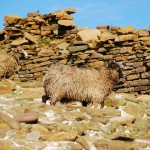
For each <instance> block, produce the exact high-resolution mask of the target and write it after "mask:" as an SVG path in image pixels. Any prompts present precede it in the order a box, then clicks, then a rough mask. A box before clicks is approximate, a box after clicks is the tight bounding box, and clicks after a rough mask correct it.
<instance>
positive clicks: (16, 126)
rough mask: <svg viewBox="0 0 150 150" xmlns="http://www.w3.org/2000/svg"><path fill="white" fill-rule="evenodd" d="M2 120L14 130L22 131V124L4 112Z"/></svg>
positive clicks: (1, 115)
mask: <svg viewBox="0 0 150 150" xmlns="http://www.w3.org/2000/svg"><path fill="white" fill-rule="evenodd" d="M0 118H1V119H2V120H3V121H4V122H5V123H7V124H8V126H9V127H11V128H12V129H16V130H20V128H21V127H20V124H19V123H18V122H17V121H16V120H15V119H14V118H11V117H10V116H8V115H7V114H5V113H3V112H0Z"/></svg>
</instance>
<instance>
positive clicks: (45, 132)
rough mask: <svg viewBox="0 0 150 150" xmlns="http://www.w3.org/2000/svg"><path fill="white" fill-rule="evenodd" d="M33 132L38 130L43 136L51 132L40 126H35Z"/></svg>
mask: <svg viewBox="0 0 150 150" xmlns="http://www.w3.org/2000/svg"><path fill="white" fill-rule="evenodd" d="M31 130H32V131H33V130H37V131H39V132H40V133H41V134H48V133H49V130H48V129H47V128H46V127H45V126H44V125H40V124H35V125H34V126H33V127H32V129H31Z"/></svg>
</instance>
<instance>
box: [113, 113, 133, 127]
mask: <svg viewBox="0 0 150 150" xmlns="http://www.w3.org/2000/svg"><path fill="white" fill-rule="evenodd" d="M134 120H135V117H134V116H132V115H127V116H121V117H114V118H111V119H110V122H117V124H121V125H127V124H131V123H132V122H133V121H134Z"/></svg>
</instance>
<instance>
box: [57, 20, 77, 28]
mask: <svg viewBox="0 0 150 150" xmlns="http://www.w3.org/2000/svg"><path fill="white" fill-rule="evenodd" d="M58 24H59V25H61V26H67V27H68V26H73V27H74V26H76V25H75V23H74V22H73V21H72V20H59V21H58Z"/></svg>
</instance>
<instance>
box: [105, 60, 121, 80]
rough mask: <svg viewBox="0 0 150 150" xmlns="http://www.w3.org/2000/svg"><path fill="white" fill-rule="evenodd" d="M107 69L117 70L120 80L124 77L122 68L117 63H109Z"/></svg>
mask: <svg viewBox="0 0 150 150" xmlns="http://www.w3.org/2000/svg"><path fill="white" fill-rule="evenodd" d="M107 67H108V68H110V69H112V70H116V71H117V72H118V74H119V78H122V77H123V73H122V68H121V67H120V66H119V64H117V63H116V62H113V61H112V62H109V63H108V66H107Z"/></svg>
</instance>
